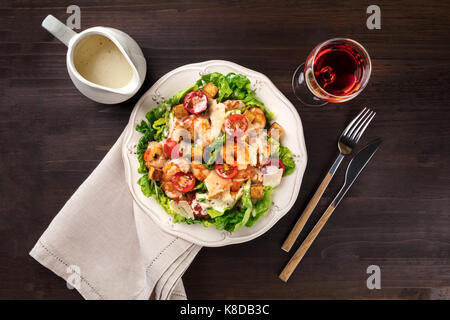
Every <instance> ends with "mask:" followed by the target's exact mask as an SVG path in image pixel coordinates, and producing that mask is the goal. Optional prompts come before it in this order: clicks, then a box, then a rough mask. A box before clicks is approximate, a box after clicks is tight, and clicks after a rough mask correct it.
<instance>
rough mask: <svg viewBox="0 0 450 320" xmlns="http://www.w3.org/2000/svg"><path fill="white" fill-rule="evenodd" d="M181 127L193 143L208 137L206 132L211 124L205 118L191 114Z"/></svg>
mask: <svg viewBox="0 0 450 320" xmlns="http://www.w3.org/2000/svg"><path fill="white" fill-rule="evenodd" d="M181 127H182V128H183V129H185V130H188V131H189V135H190V137H191V140H192V141H195V140H197V139H198V138H203V137H207V136H208V134H207V132H208V131H209V130H210V129H211V124H210V123H209V120H208V119H207V118H205V117H201V116H197V115H194V114H191V115H190V116H188V117H187V118H185V119H184V120H183V121H182V123H181Z"/></svg>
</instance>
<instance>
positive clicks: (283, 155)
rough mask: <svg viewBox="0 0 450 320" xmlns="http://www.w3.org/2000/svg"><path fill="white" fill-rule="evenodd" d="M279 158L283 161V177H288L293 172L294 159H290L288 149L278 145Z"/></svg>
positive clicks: (290, 155) (290, 154)
mask: <svg viewBox="0 0 450 320" xmlns="http://www.w3.org/2000/svg"><path fill="white" fill-rule="evenodd" d="M279 157H280V160H281V161H283V163H284V166H285V171H284V174H283V177H285V176H288V175H290V174H291V173H292V172H294V170H295V162H294V158H293V157H292V153H291V150H289V148H288V147H284V146H282V145H280V151H279Z"/></svg>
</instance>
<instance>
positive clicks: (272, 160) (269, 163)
mask: <svg viewBox="0 0 450 320" xmlns="http://www.w3.org/2000/svg"><path fill="white" fill-rule="evenodd" d="M268 167H277V168H278V169H283V174H284V171H285V169H286V168H285V166H284V163H283V161H281V160H280V159H277V158H270V159H269V161H267V163H266V164H265V165H263V167H262V168H261V173H262V174H267V172H268V169H267V168H268Z"/></svg>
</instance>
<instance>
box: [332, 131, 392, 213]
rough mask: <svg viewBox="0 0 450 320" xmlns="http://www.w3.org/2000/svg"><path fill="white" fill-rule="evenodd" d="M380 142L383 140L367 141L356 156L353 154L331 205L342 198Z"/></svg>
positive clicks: (334, 204) (337, 203)
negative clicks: (343, 179) (340, 186)
mask: <svg viewBox="0 0 450 320" xmlns="http://www.w3.org/2000/svg"><path fill="white" fill-rule="evenodd" d="M381 142H383V140H381V139H376V140H375V141H373V142H371V143H369V144H368V145H367V146H365V147H364V148H363V149H361V150H360V151H359V152H358V153H357V154H356V156H354V157H353V159H352V160H351V161H350V163H349V164H348V166H347V171H346V172H345V181H344V185H343V186H342V188H341V190H340V191H339V192H338V194H337V195H336V197H335V198H334V199H333V201H332V202H331V205H332V206H333V207H335V208H336V207H337V206H338V205H339V203H340V202H341V200H342V198H344V196H345V194H346V193H347V191H348V189H350V187H351V186H352V184H353V183H354V182H355V180H356V178H358V176H359V174H360V173H361V171H362V170H363V169H364V167H365V166H366V164H367V163H368V162H369V161H370V159H372V156H373V155H374V154H375V152H376V151H377V150H378V148H379V146H380V144H381Z"/></svg>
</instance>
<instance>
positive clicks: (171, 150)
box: [144, 138, 183, 160]
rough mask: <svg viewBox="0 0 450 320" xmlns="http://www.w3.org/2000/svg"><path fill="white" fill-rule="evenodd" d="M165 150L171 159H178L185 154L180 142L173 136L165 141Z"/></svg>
mask: <svg viewBox="0 0 450 320" xmlns="http://www.w3.org/2000/svg"><path fill="white" fill-rule="evenodd" d="M163 151H164V154H165V155H166V157H167V158H169V159H178V158H179V157H181V156H182V155H183V150H181V148H180V146H179V145H178V143H177V142H176V141H175V140H173V139H171V138H169V139H167V140H166V142H165V143H164V146H163ZM144 160H145V155H144Z"/></svg>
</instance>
